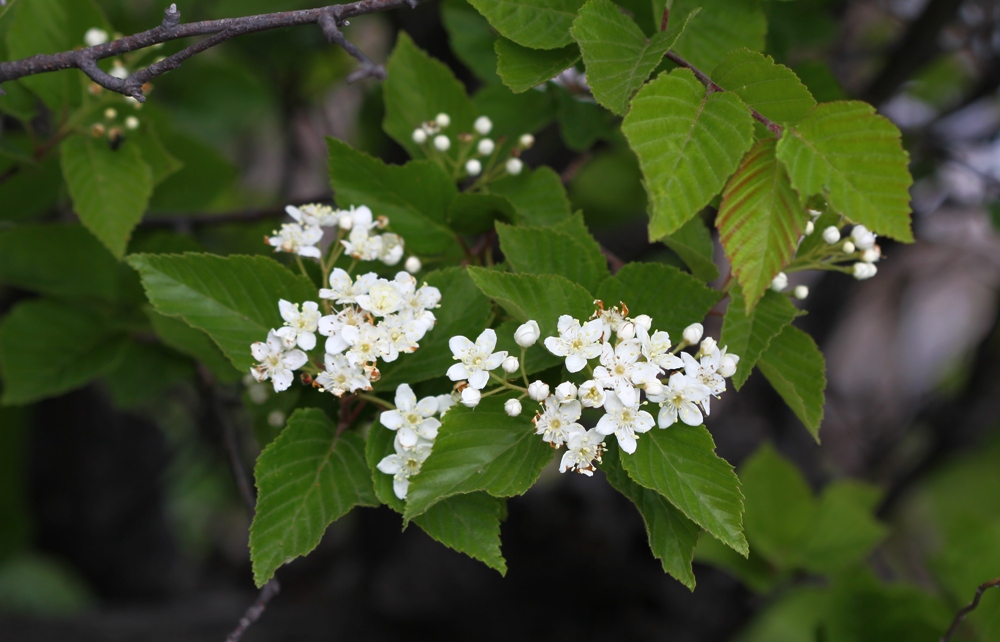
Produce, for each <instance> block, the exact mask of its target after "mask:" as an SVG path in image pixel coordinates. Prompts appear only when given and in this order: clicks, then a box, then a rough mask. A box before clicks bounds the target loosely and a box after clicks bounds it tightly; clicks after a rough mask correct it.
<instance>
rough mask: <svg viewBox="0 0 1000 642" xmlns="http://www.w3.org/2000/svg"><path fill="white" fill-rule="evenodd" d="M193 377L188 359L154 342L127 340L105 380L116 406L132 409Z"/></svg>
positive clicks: (192, 368) (192, 369) (191, 366)
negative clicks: (119, 357)
mask: <svg viewBox="0 0 1000 642" xmlns="http://www.w3.org/2000/svg"><path fill="white" fill-rule="evenodd" d="M193 378H194V366H193V364H192V363H191V360H190V359H187V358H185V357H184V356H182V355H179V354H177V353H176V352H175V351H173V350H171V349H169V348H166V347H164V346H162V345H158V344H155V343H152V344H149V343H137V342H129V343H127V344H126V345H125V350H124V352H123V353H122V356H121V360H120V361H119V362H118V365H117V366H116V367H115V368H114V369H113V370H111V371H110V372H108V374H107V375H105V377H104V380H105V383H107V386H108V391H109V392H110V393H111V399H112V401H114V403H115V405H116V406H118V407H119V408H134V407H136V406H138V405H140V404H142V403H144V402H148V401H149V400H150V399H154V398H156V397H157V396H158V395H160V394H161V393H162V392H163V391H164V390H167V389H168V388H170V387H172V386H174V385H177V384H179V383H181V382H183V381H189V380H191V379H193Z"/></svg>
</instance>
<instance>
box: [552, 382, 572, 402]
mask: <svg viewBox="0 0 1000 642" xmlns="http://www.w3.org/2000/svg"><path fill="white" fill-rule="evenodd" d="M574 399H576V384H575V383H573V382H572V381H563V382H562V383H561V384H559V385H558V386H556V401H558V402H559V403H567V402H569V401H573V400H574Z"/></svg>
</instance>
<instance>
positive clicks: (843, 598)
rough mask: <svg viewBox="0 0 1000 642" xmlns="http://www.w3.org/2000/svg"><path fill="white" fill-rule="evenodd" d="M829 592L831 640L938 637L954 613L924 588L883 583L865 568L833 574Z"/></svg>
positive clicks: (925, 641) (929, 640)
mask: <svg viewBox="0 0 1000 642" xmlns="http://www.w3.org/2000/svg"><path fill="white" fill-rule="evenodd" d="M831 597H832V600H831V602H830V606H829V611H828V615H827V618H826V627H825V628H824V631H825V634H826V639H827V640H828V641H829V642H886V641H887V640H893V641H896V640H899V641H900V642H903V641H905V642H937V641H938V640H940V639H941V637H940V636H941V633H942V632H943V631H944V630H945V629H946V628H947V627H948V623H949V622H950V621H951V619H952V617H953V615H954V613H953V610H954V609H952V608H950V607H949V606H946V605H945V604H944V603H943V602H942V601H941V600H939V599H937V598H935V597H933V596H931V595H930V594H928V593H926V592H924V591H923V590H922V589H919V588H917V587H915V586H908V585H905V584H882V583H881V582H880V581H879V580H877V579H876V578H875V576H874V575H873V574H872V572H871V571H870V570H868V569H867V568H865V569H859V570H858V571H856V572H854V573H851V574H846V575H841V576H839V577H837V578H836V580H835V581H834V583H833V595H832V596H831Z"/></svg>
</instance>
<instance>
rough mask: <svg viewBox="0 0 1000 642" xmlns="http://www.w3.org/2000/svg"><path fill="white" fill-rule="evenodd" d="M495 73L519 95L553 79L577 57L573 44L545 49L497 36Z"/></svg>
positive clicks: (576, 49)
mask: <svg viewBox="0 0 1000 642" xmlns="http://www.w3.org/2000/svg"><path fill="white" fill-rule="evenodd" d="M494 47H495V48H496V53H497V74H499V75H500V78H501V79H502V80H503V84H505V85H507V87H509V88H510V90H511V91H513V92H514V93H516V94H519V93H521V92H524V91H528V90H529V89H532V88H533V87H535V86H537V85H540V84H542V83H544V82H545V81H546V80H549V79H550V78H554V77H555V76H557V75H558V74H559V72H561V71H564V70H566V69H568V68H569V67H572V66H573V65H575V64H576V63H577V62H578V61H579V60H580V50H579V48H577V46H576V45H572V44H571V45H568V46H566V47H561V48H559V49H550V50H548V51H543V50H538V49H528V48H527V47H522V46H521V45H519V44H517V43H516V42H512V41H510V40H507V39H506V38H497V41H496V44H495V45H494Z"/></svg>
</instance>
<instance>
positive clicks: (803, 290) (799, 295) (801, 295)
mask: <svg viewBox="0 0 1000 642" xmlns="http://www.w3.org/2000/svg"><path fill="white" fill-rule="evenodd" d="M792 294H794V295H795V298H796V299H798V300H799V301H805V299H806V297H807V296H809V288H808V287H806V286H804V285H796V286H795V289H794V290H792Z"/></svg>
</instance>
